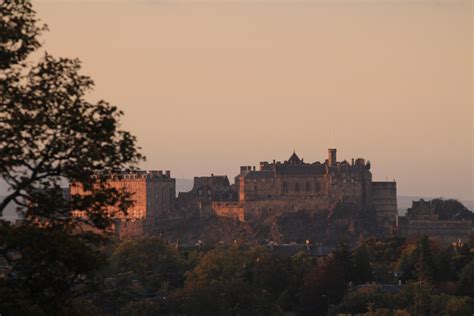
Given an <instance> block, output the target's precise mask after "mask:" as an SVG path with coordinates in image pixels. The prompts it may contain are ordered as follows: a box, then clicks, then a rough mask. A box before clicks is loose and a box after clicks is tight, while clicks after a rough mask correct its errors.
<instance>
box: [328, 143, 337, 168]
mask: <svg viewBox="0 0 474 316" xmlns="http://www.w3.org/2000/svg"><path fill="white" fill-rule="evenodd" d="M336 162H337V158H336V148H329V149H328V164H329V167H333V166H335V165H336Z"/></svg>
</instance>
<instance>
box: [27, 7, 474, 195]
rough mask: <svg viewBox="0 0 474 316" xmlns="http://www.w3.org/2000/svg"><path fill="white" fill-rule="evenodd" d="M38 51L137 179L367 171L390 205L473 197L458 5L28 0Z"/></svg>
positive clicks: (469, 96) (466, 61)
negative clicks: (116, 135) (103, 126)
mask: <svg viewBox="0 0 474 316" xmlns="http://www.w3.org/2000/svg"><path fill="white" fill-rule="evenodd" d="M33 4H34V7H35V8H36V10H37V12H38V16H39V17H40V18H41V19H42V21H44V22H45V23H47V24H48V25H49V29H50V31H49V32H48V33H46V34H44V35H43V37H42V41H43V43H44V46H43V47H44V49H45V50H46V51H48V52H49V53H51V54H53V55H55V56H58V57H59V56H61V57H77V58H79V59H80V60H82V62H83V73H84V74H87V75H90V76H91V77H92V78H93V79H94V81H95V83H96V87H95V90H94V92H93V94H91V95H90V98H91V100H96V99H105V100H107V101H109V102H111V103H113V104H115V105H117V106H119V107H120V108H121V109H122V110H123V111H124V112H125V116H124V117H123V119H122V127H123V128H124V129H127V130H129V131H131V132H132V133H133V134H134V135H136V136H137V138H138V141H139V145H140V146H141V147H142V152H143V153H144V154H145V155H146V156H147V161H146V162H145V163H143V165H142V167H143V168H145V169H163V170H171V172H172V175H173V176H174V177H176V178H192V177H194V176H202V175H209V174H211V173H214V174H225V175H228V176H229V177H231V178H233V177H234V176H235V175H236V174H237V173H238V171H239V166H240V165H258V163H259V162H260V161H265V160H268V161H272V160H273V159H276V160H285V159H288V157H289V156H290V155H291V153H292V152H293V150H296V152H297V153H298V154H299V155H300V157H304V159H305V161H307V162H312V161H317V160H319V161H324V159H326V156H327V148H329V147H336V148H337V149H338V160H342V159H347V160H349V161H350V159H351V158H353V157H354V158H358V157H363V158H366V159H368V160H370V161H371V163H372V172H373V178H374V179H375V180H387V179H388V180H393V179H395V180H396V181H397V186H398V193H399V194H400V195H419V196H442V197H452V198H459V199H464V200H474V189H473V178H474V175H473V169H474V159H473V156H474V146H473V129H472V123H473V81H472V74H473V71H474V68H473V63H472V56H473V40H472V32H473V13H474V11H473V3H472V1H462V0H460V1H457V0H452V1H448V0H438V1H434V0H433V1H428V0H416V1H415V0H414V1H404V0H400V1H390V0H379V1H375V0H374V1H370V0H365V1H358V0H353V1H348V0H346V1H343V0H336V1H316V0H313V1H310V0H307V1H289V0H278V1H270V0H266V1H250V0H242V1H225V0H224V1H201V0H192V1H191V0H188V1H186V0H181V1H173V0H165V1H120V0H116V1H72V0H70V1H45V0H43V1H41V0H37V1H33Z"/></svg>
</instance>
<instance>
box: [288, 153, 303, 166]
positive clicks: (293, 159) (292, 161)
mask: <svg viewBox="0 0 474 316" xmlns="http://www.w3.org/2000/svg"><path fill="white" fill-rule="evenodd" d="M288 163H290V164H294V165H296V164H301V163H302V161H301V159H300V157H298V155H297V154H296V153H295V152H294V151H293V155H291V157H290V158H289V159H288Z"/></svg>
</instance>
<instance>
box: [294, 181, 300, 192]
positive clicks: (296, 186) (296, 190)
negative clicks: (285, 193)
mask: <svg viewBox="0 0 474 316" xmlns="http://www.w3.org/2000/svg"><path fill="white" fill-rule="evenodd" d="M295 192H297V193H298V192H300V184H299V183H295Z"/></svg>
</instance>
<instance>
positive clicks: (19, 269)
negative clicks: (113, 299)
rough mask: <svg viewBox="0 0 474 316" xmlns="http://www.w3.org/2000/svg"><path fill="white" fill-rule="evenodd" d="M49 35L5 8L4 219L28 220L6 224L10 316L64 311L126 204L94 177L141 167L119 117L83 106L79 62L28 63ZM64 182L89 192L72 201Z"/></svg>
mask: <svg viewBox="0 0 474 316" xmlns="http://www.w3.org/2000/svg"><path fill="white" fill-rule="evenodd" d="M44 30H46V27H45V26H43V25H41V24H40V23H39V21H38V19H37V17H36V14H35V11H34V10H33V8H32V5H31V2H29V1H20V0H14V1H3V0H2V1H0V131H1V132H0V178H2V179H3V181H5V182H6V183H7V185H8V193H7V196H6V197H5V198H4V199H3V200H2V201H0V215H1V214H2V212H3V210H4V209H5V208H6V206H7V205H9V204H11V203H15V204H16V205H17V206H18V212H19V214H20V216H21V217H22V218H23V221H22V226H12V225H11V224H9V223H7V222H1V223H0V259H1V260H2V262H3V263H6V264H7V265H8V266H9V267H10V268H11V270H10V271H9V273H8V277H7V278H6V279H5V280H1V281H0V293H1V294H0V295H1V297H2V299H1V300H0V313H2V314H3V313H5V314H6V315H16V314H47V315H54V314H60V313H65V312H64V310H65V309H66V308H67V304H68V302H70V301H72V298H73V297H74V296H75V295H77V294H78V293H80V292H81V291H83V290H84V289H85V285H87V283H88V281H89V280H90V276H91V273H92V272H93V271H94V270H96V269H97V268H98V267H100V265H101V263H103V262H104V261H105V260H104V258H103V256H102V255H101V253H100V252H99V248H98V247H99V246H100V245H101V242H102V241H103V240H104V237H105V236H104V235H103V234H102V232H103V231H104V230H105V229H106V228H108V227H109V226H110V224H111V217H110V216H109V215H110V214H107V212H106V209H107V207H108V206H111V205H113V206H117V210H120V211H126V209H127V207H128V206H129V205H130V197H129V196H128V195H127V194H125V193H124V192H121V191H118V190H115V189H112V188H109V187H107V185H106V182H105V181H104V178H102V177H94V174H95V172H96V171H102V173H103V174H107V173H108V172H111V171H113V170H116V169H126V168H133V167H135V166H136V164H137V163H138V161H139V160H141V159H142V156H141V155H140V154H139V152H138V149H137V146H136V140H135V138H134V137H133V136H132V135H131V134H130V133H128V132H127V131H123V130H121V129H120V127H119V120H120V117H121V116H122V112H121V111H119V110H118V109H117V107H115V106H112V105H110V104H108V103H107V102H105V101H99V102H97V103H91V102H89V101H87V99H86V95H87V93H88V92H89V91H90V90H91V89H92V87H93V82H92V80H91V79H90V78H89V77H87V76H84V75H81V74H80V72H79V71H80V62H79V61H78V60H77V59H67V58H54V57H52V56H51V55H49V54H47V53H45V54H44V55H43V57H42V58H40V60H39V61H38V62H34V61H28V60H27V57H28V56H29V55H30V53H32V52H33V51H35V50H36V49H37V48H39V47H40V42H39V38H38V36H39V35H40V34H41V32H42V31H44ZM68 183H78V184H80V185H82V186H83V187H84V189H85V190H86V193H87V194H85V195H83V196H71V197H68V196H67V194H64V192H63V190H62V187H63V186H64V185H67V184H68ZM72 210H75V211H82V212H83V214H85V216H82V217H76V216H72V213H71V211H72ZM7 298H8V299H7Z"/></svg>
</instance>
